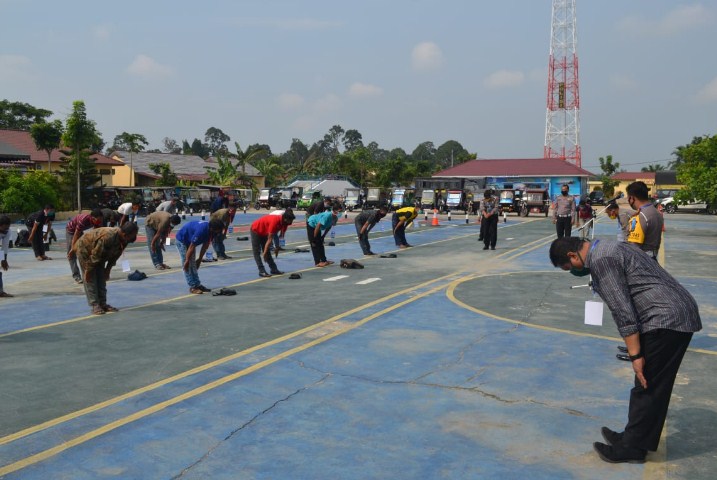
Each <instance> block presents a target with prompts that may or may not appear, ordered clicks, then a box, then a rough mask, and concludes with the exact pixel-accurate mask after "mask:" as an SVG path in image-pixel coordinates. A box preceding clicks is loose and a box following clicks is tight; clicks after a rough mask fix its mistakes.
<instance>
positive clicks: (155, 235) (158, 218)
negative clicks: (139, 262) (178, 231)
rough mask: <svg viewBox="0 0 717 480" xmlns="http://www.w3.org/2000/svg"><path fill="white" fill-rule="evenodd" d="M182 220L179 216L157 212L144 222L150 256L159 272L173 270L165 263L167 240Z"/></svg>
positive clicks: (148, 216)
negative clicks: (164, 252) (164, 253)
mask: <svg viewBox="0 0 717 480" xmlns="http://www.w3.org/2000/svg"><path fill="white" fill-rule="evenodd" d="M181 222H182V219H181V218H179V215H172V214H171V213H169V212H161V211H155V212H152V213H150V214H149V215H147V218H146V219H145V220H144V230H145V233H146V234H147V247H148V248H149V256H150V258H152V263H153V264H154V268H156V269H157V270H167V269H169V268H171V267H170V266H169V265H166V264H165V263H164V255H163V254H162V252H163V251H164V245H165V239H166V238H167V237H168V236H169V232H171V231H172V228H173V227H174V226H176V225H179V224H180V223H181Z"/></svg>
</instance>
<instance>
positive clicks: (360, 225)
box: [354, 205, 388, 255]
mask: <svg viewBox="0 0 717 480" xmlns="http://www.w3.org/2000/svg"><path fill="white" fill-rule="evenodd" d="M386 213H388V207H387V206H386V205H381V206H380V207H378V210H364V211H362V212H361V213H359V214H358V215H356V218H355V219H354V226H355V227H356V234H357V235H358V240H359V245H360V246H361V251H362V252H363V254H364V255H376V254H375V253H373V252H372V251H371V244H370V243H369V242H368V232H370V231H371V229H372V228H373V227H375V226H376V224H377V223H378V222H379V221H380V220H381V219H382V218H383V217H385V216H386Z"/></svg>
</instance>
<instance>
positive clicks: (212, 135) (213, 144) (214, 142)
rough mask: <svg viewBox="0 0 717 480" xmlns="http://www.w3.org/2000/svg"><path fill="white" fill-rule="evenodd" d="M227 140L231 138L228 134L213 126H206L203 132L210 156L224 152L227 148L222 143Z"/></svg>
mask: <svg viewBox="0 0 717 480" xmlns="http://www.w3.org/2000/svg"><path fill="white" fill-rule="evenodd" d="M229 140H231V138H229V135H227V134H226V133H224V132H222V131H221V130H220V129H218V128H215V127H210V128H208V129H207V131H206V133H205V134H204V141H205V142H206V144H205V145H207V149H208V151H209V155H211V156H216V155H220V154H226V153H227V152H228V151H229V149H228V148H227V146H226V145H224V144H225V143H226V142H228V141H229Z"/></svg>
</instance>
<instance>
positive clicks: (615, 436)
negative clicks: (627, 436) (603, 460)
mask: <svg viewBox="0 0 717 480" xmlns="http://www.w3.org/2000/svg"><path fill="white" fill-rule="evenodd" d="M600 433H601V434H602V438H604V439H605V443H607V444H608V445H611V446H615V445H618V444H620V443H622V433H617V432H615V431H613V430H610V429H609V428H607V427H602V428H601V429H600Z"/></svg>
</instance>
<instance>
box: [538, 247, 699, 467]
mask: <svg viewBox="0 0 717 480" xmlns="http://www.w3.org/2000/svg"><path fill="white" fill-rule="evenodd" d="M550 261H551V262H552V263H553V265H554V266H556V267H559V268H562V269H563V270H569V271H570V273H572V274H573V275H577V276H584V275H591V276H592V287H593V289H594V291H595V293H597V294H598V295H600V297H601V298H602V299H603V300H604V301H605V303H606V304H607V306H608V308H610V312H612V316H613V319H614V320H615V324H616V325H617V329H618V332H619V333H620V336H622V337H623V339H624V340H625V345H626V346H627V351H628V354H629V357H630V360H631V361H632V367H633V370H634V371H635V387H634V388H633V389H632V390H631V391H630V407H629V411H628V421H627V425H626V426H625V430H624V431H623V432H620V433H618V432H614V431H612V430H610V429H609V428H607V427H602V436H603V438H604V439H605V441H606V444H604V443H600V442H595V443H594V444H593V447H594V449H595V451H596V452H597V453H598V455H599V456H600V458H602V459H603V460H605V461H606V462H611V463H620V462H630V463H642V462H644V461H645V456H646V454H647V451H648V450H650V451H655V450H657V446H658V444H659V442H660V434H661V432H662V428H663V426H664V423H665V418H666V417H667V408H668V406H669V404H670V396H671V395H672V387H673V385H674V382H675V378H676V377H677V371H678V370H679V368H680V364H681V363H682V357H683V356H684V354H685V352H686V351H687V347H688V346H689V344H690V340H691V339H692V334H693V333H694V332H697V331H699V330H701V329H702V322H701V320H700V314H699V311H698V308H697V303H696V302H695V299H694V298H692V295H690V293H689V292H688V291H687V290H686V289H685V288H684V287H683V286H682V285H680V283H679V282H678V281H677V280H675V278H674V277H672V276H671V275H670V274H669V273H667V271H666V270H664V269H663V268H662V267H661V266H660V265H659V264H658V263H657V262H656V261H654V260H653V259H652V258H651V257H650V256H648V255H645V254H644V253H643V252H642V251H640V250H638V249H636V248H635V247H633V246H631V245H628V244H627V243H623V242H616V241H611V240H595V241H594V242H590V241H588V240H583V239H581V238H577V237H565V238H561V239H558V240H555V241H554V242H553V244H552V245H551V246H550Z"/></svg>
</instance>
